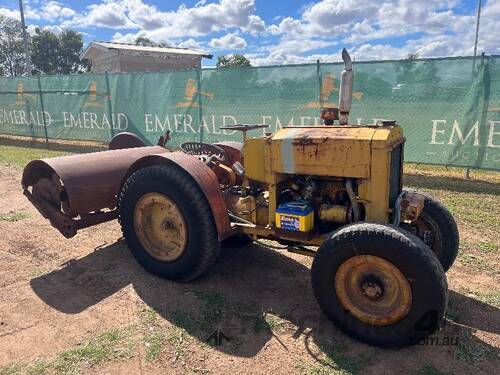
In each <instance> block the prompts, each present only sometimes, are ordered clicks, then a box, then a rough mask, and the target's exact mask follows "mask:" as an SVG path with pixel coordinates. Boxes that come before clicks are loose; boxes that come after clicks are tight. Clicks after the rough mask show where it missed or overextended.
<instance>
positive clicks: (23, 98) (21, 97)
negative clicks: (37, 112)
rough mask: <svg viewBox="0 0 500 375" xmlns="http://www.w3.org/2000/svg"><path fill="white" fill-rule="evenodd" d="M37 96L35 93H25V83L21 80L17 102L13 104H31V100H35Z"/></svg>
mask: <svg viewBox="0 0 500 375" xmlns="http://www.w3.org/2000/svg"><path fill="white" fill-rule="evenodd" d="M35 98H36V96H35V95H33V94H27V93H25V92H24V85H23V84H22V83H21V82H19V83H18V84H17V86H16V102H15V103H14V104H12V105H13V106H14V107H23V106H25V105H27V104H30V102H32V101H34V100H35ZM28 99H29V101H28Z"/></svg>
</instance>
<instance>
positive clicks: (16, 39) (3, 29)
mask: <svg viewBox="0 0 500 375" xmlns="http://www.w3.org/2000/svg"><path fill="white" fill-rule="evenodd" d="M22 30H23V28H22V25H21V22H19V21H17V20H15V19H12V18H7V17H3V16H0V75H2V76H7V77H14V76H20V75H22V74H23V73H24V69H25V65H24V63H25V61H24V57H25V56H24V49H23V33H22Z"/></svg>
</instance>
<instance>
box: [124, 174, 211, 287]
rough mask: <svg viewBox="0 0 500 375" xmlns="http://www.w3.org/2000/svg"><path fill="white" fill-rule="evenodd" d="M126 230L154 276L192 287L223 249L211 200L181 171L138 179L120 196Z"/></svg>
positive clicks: (130, 243) (134, 249)
mask: <svg viewBox="0 0 500 375" xmlns="http://www.w3.org/2000/svg"><path fill="white" fill-rule="evenodd" d="M119 210H120V218H119V220H120V224H121V226H122V231H123V235H124V237H125V239H126V241H127V244H128V247H129V248H130V250H131V252H132V254H133V255H134V256H135V258H136V259H137V261H138V262H139V263H140V264H141V265H142V266H143V267H144V268H145V269H146V270H147V271H149V272H151V273H153V274H155V275H158V276H160V277H163V278H166V279H170V280H180V281H189V280H192V279H194V278H196V277H198V276H200V275H202V274H203V273H205V272H206V271H207V270H208V269H209V268H210V266H211V265H212V264H213V263H214V262H215V260H216V259H217V256H218V254H219V249H220V244H219V241H218V238H217V228H216V226H215V222H214V219H213V216H212V212H211V210H210V206H209V204H208V202H207V199H206V198H205V195H204V194H203V192H202V191H201V189H200V188H199V186H198V184H197V183H196V182H195V181H194V180H193V179H192V178H191V177H190V176H189V175H188V174H187V173H185V172H184V171H183V170H181V169H180V168H177V167H166V166H152V167H147V168H143V169H140V170H139V171H137V172H135V173H133V174H132V175H131V176H130V177H129V178H128V179H127V181H126V182H125V184H124V186H123V189H122V190H121V192H120V196H119Z"/></svg>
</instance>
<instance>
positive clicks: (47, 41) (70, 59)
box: [31, 27, 90, 74]
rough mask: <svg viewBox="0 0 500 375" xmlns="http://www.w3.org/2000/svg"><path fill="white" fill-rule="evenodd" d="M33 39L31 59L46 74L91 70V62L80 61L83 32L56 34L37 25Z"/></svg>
mask: <svg viewBox="0 0 500 375" xmlns="http://www.w3.org/2000/svg"><path fill="white" fill-rule="evenodd" d="M32 40H33V47H32V55H31V60H32V62H33V66H34V68H35V69H36V70H38V71H41V72H43V73H45V74H69V73H81V72H86V71H88V70H89V67H90V64H89V63H88V62H87V61H83V62H82V61H80V53H81V52H82V48H83V40H82V34H80V33H77V32H75V31H73V30H65V31H63V32H62V33H60V34H54V33H53V32H51V31H49V30H46V29H40V28H38V27H37V28H36V29H35V35H33V36H32Z"/></svg>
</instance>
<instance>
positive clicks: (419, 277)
mask: <svg viewBox="0 0 500 375" xmlns="http://www.w3.org/2000/svg"><path fill="white" fill-rule="evenodd" d="M311 272H312V275H311V277H312V286H313V290H314V294H315V296H316V299H317V300H318V303H319V305H320V307H321V308H322V310H323V311H324V312H325V314H326V315H327V316H328V317H329V318H330V319H331V320H332V321H333V322H334V323H335V324H336V325H337V326H339V328H340V329H342V330H343V331H344V332H346V333H347V334H349V335H350V336H353V337H355V338H357V339H359V340H361V341H364V342H367V343H370V344H374V345H378V346H385V347H398V346H405V345H410V344H413V343H416V342H418V340H420V339H422V338H424V337H426V336H428V335H429V334H431V333H432V332H434V331H435V330H436V329H437V328H438V326H439V323H440V322H441V320H442V318H443V316H444V312H445V309H446V303H447V283H446V276H445V273H444V271H443V269H442V267H441V264H440V263H439V261H438V260H437V258H436V256H435V255H434V254H433V252H432V251H431V249H430V248H429V247H428V246H427V245H425V244H424V243H423V242H422V241H421V240H420V239H419V238H417V237H416V236H414V235H412V234H410V233H408V232H406V231H404V230H401V229H400V228H397V227H392V226H387V225H383V224H369V223H359V224H353V225H350V226H348V227H345V228H343V229H341V230H339V231H338V232H336V233H335V234H334V235H333V236H332V237H331V238H330V239H328V240H327V241H325V242H324V243H323V244H322V245H321V246H320V248H319V249H318V252H317V254H316V256H315V258H314V261H313V265H312V271H311Z"/></svg>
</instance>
